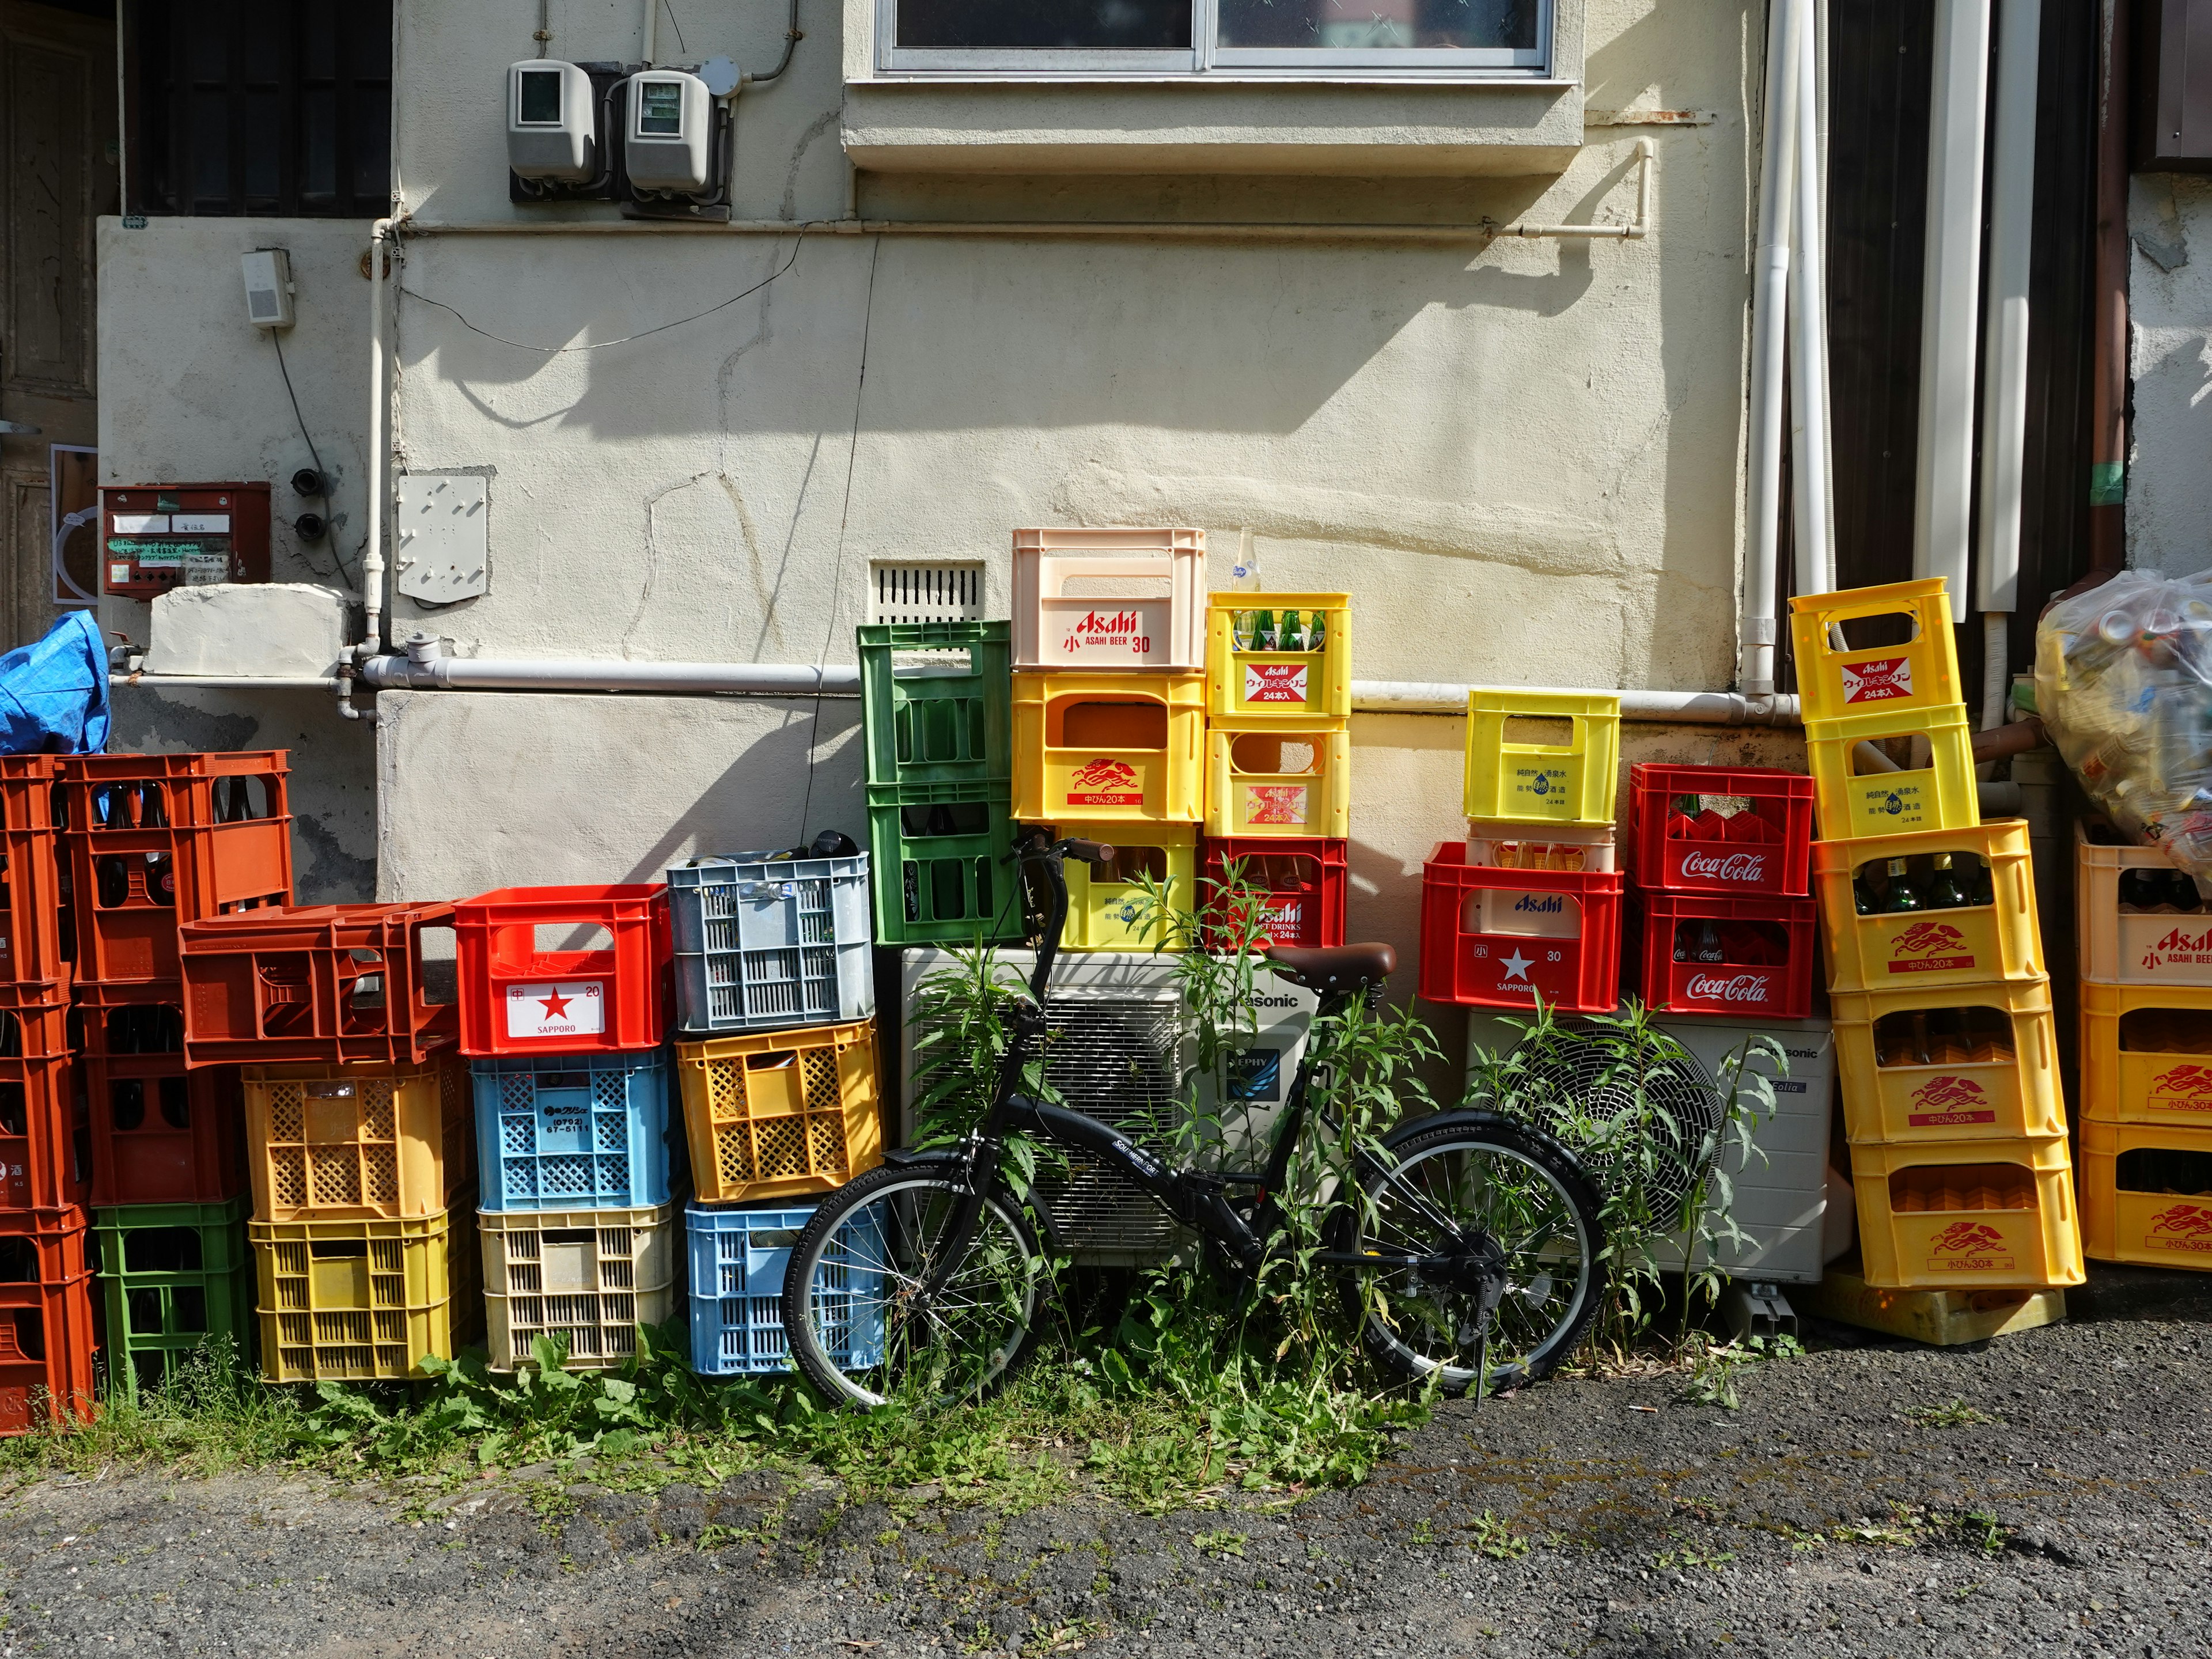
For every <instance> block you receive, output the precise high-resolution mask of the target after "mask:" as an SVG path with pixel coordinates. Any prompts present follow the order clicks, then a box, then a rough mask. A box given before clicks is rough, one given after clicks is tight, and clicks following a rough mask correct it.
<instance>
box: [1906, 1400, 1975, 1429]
mask: <svg viewBox="0 0 2212 1659" xmlns="http://www.w3.org/2000/svg"><path fill="white" fill-rule="evenodd" d="M1905 1421H1906V1422H1908V1423H1917V1424H1918V1425H1920V1426H1921V1427H1922V1428H1923V1429H1958V1428H1965V1427H1966V1426H1968V1425H1972V1424H1976V1423H1994V1422H1996V1418H1994V1417H1992V1416H1990V1414H1989V1413H1987V1412H1985V1411H1978V1410H1977V1409H1976V1408H1975V1407H1972V1406H1969V1405H1968V1404H1967V1403H1966V1401H1963V1400H1961V1399H1960V1398H1959V1397H1958V1396H1957V1395H1953V1396H1952V1398H1951V1399H1950V1401H1948V1402H1947V1403H1946V1404H1943V1405H1940V1406H1935V1405H1930V1406H1915V1407H1913V1408H1912V1409H1911V1411H1909V1412H1906V1413H1905Z"/></svg>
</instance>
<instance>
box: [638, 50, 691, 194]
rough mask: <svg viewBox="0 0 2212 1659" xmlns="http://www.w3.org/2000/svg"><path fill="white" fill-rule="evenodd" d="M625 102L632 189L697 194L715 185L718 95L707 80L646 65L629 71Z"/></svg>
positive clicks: (679, 71) (682, 72)
mask: <svg viewBox="0 0 2212 1659" xmlns="http://www.w3.org/2000/svg"><path fill="white" fill-rule="evenodd" d="M624 105H625V107H626V109H627V111H628V122H627V125H626V127H625V130H624V131H623V172H624V173H627V174H628V175H629V182H630V185H631V187H632V188H633V189H635V190H657V191H673V192H674V193H676V194H677V195H679V196H697V195H700V194H702V193H703V192H704V191H708V190H709V189H711V188H712V187H713V185H714V178H713V170H712V167H711V166H710V164H709V163H708V152H709V150H710V149H711V145H710V144H709V142H708V139H709V136H710V135H709V129H710V128H711V127H712V126H713V125H714V120H713V117H714V100H713V95H712V94H709V93H708V90H707V83H706V82H704V81H702V80H701V79H700V78H699V77H698V76H696V75H690V74H687V73H685V72H684V70H642V71H641V72H640V73H638V74H636V75H633V76H630V77H629V95H628V97H627V98H626V99H625V100H624Z"/></svg>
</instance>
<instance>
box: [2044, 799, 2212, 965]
mask: <svg viewBox="0 0 2212 1659" xmlns="http://www.w3.org/2000/svg"><path fill="white" fill-rule="evenodd" d="M2097 830H2098V833H2099V834H2100V835H2103V836H2113V837H2114V838H2113V840H2112V841H2110V842H2106V841H2102V840H2098V839H2093V838H2092V834H2091V829H2090V826H2089V825H2088V824H2086V823H2080V824H2076V825H2075V827H2074V835H2075V844H2074V858H2075V865H2074V937H2075V939H2076V940H2077V941H2078V942H2079V945H2080V949H2081V977H2082V978H2083V979H2084V980H2093V981H2098V982H2099V983H2100V984H2106V985H2139V986H2161V985H2171V986H2212V908H2205V909H2197V910H2179V909H2176V908H2173V907H2172V906H2170V905H2159V906H2156V907H2154V908H2149V909H2137V908H2136V907H2135V906H2133V905H2131V904H2124V903H2123V902H2122V901H2121V894H2122V892H2123V890H2124V885H2123V884H2124V883H2127V884H2129V885H2132V884H2131V883H2128V877H2129V874H2130V872H2132V871H2137V870H2146V871H2148V872H2150V873H2151V875H2152V876H2153V877H2154V878H2159V879H2160V880H2162V881H2185V880H2186V879H2187V878H2185V877H2184V876H2183V875H2182V873H2181V871H2180V869H2179V867H2178V866H2176V865H2175V864H2174V862H2173V861H2172V860H2171V859H2169V858H2167V857H2166V854H2163V853H2161V852H2160V851H2159V850H2158V848H2155V847H2131V846H2128V845H2125V844H2124V843H2122V842H2119V840H2118V836H2116V835H2115V832H2114V831H2113V829H2112V826H2111V825H2110V824H2107V823H2102V822H2101V821H2100V823H2099V824H2098V825H2097Z"/></svg>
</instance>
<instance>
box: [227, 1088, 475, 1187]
mask: <svg viewBox="0 0 2212 1659" xmlns="http://www.w3.org/2000/svg"><path fill="white" fill-rule="evenodd" d="M241 1076H242V1078H243V1079H244V1083H245V1094H246V1146H247V1148H248V1155H247V1161H248V1163H249V1164H250V1165H251V1166H252V1181H253V1213H254V1214H255V1215H256V1216H258V1217H259V1218H261V1219H262V1220H264V1221H290V1220H294V1219H295V1218H301V1217H313V1218H317V1219H319V1220H329V1221H337V1220H368V1219H372V1218H384V1219H389V1218H395V1217H400V1216H425V1215H435V1214H437V1213H438V1212H441V1211H442V1210H445V1209H447V1208H448V1207H450V1205H451V1200H452V1196H453V1194H454V1193H456V1192H458V1191H459V1190H460V1189H461V1188H463V1187H465V1185H467V1184H468V1181H469V1174H470V1167H471V1151H472V1149H473V1147H474V1145H475V1140H476V1135H475V1117H474V1113H473V1111H472V1109H471V1098H470V1091H469V1071H468V1063H467V1062H466V1061H465V1060H461V1059H459V1057H458V1056H455V1055H452V1054H446V1055H441V1057H440V1058H438V1059H437V1060H426V1061H424V1062H423V1063H422V1064H421V1065H419V1066H386V1065H374V1066H336V1065H324V1064H320V1063H313V1062H310V1063H305V1064H301V1065H296V1066H245V1067H243V1068H242V1069H241Z"/></svg>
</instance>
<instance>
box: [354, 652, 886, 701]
mask: <svg viewBox="0 0 2212 1659" xmlns="http://www.w3.org/2000/svg"><path fill="white" fill-rule="evenodd" d="M361 678H362V681H363V682H364V683H365V684H367V685H368V687H369V688H370V689H371V690H378V691H396V690H413V691H448V690H452V691H466V690H483V691H658V692H664V693H666V692H675V693H707V694H714V693H720V692H741V693H751V694H753V695H756V696H842V697H854V696H859V695H860V670H859V669H858V668H855V667H849V666H845V665H836V664H832V665H828V666H826V667H813V666H797V667H794V666H791V665H786V664H781V663H736V662H594V661H592V660H591V659H587V658H581V657H571V658H548V659H544V660H542V661H541V660H536V659H501V658H494V657H433V658H431V659H429V660H428V661H425V662H413V661H410V660H409V659H407V658H405V657H371V658H370V659H368V661H367V662H365V663H363V664H362V666H361Z"/></svg>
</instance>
